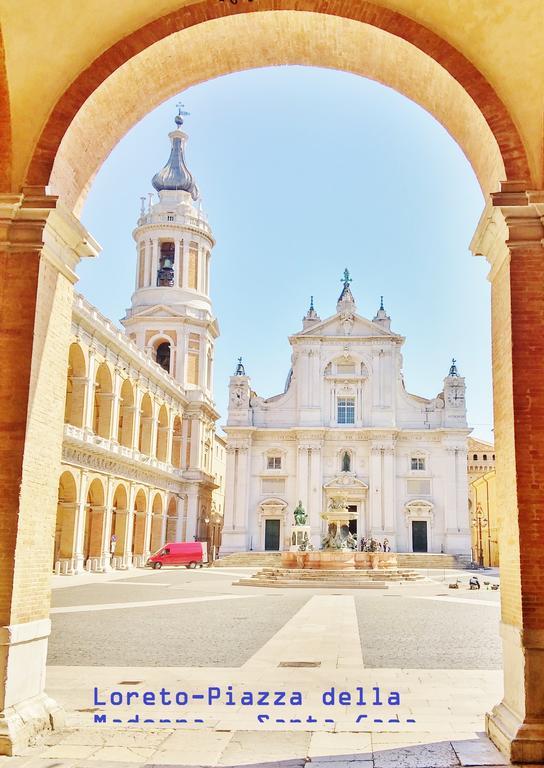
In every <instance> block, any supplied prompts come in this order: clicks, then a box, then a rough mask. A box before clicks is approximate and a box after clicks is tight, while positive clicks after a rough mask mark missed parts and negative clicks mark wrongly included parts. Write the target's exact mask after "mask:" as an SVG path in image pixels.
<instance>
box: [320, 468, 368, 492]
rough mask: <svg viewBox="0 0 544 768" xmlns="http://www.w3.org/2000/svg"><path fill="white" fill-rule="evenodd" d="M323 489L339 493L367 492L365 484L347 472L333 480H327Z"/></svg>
mask: <svg viewBox="0 0 544 768" xmlns="http://www.w3.org/2000/svg"><path fill="white" fill-rule="evenodd" d="M323 488H324V489H325V490H326V491H335V490H337V491H339V492H342V491H343V492H346V491H347V492H349V491H355V490H356V491H368V485H367V484H366V483H363V481H362V480H359V478H358V477H355V475H352V474H350V473H349V472H345V473H344V472H342V473H341V474H339V475H338V476H337V477H335V478H334V479H333V480H329V482H328V483H325V485H324V486H323Z"/></svg>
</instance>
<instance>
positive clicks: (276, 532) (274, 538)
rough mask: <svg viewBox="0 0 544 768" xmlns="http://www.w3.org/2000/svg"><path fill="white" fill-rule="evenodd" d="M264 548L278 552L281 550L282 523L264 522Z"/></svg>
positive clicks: (274, 521)
mask: <svg viewBox="0 0 544 768" xmlns="http://www.w3.org/2000/svg"><path fill="white" fill-rule="evenodd" d="M264 548H265V550H267V551H268V550H273V551H275V552H277V551H278V550H279V548H280V521H279V520H265V522H264Z"/></svg>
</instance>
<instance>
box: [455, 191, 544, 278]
mask: <svg viewBox="0 0 544 768" xmlns="http://www.w3.org/2000/svg"><path fill="white" fill-rule="evenodd" d="M520 249H523V250H527V249H530V250H543V251H544V190H528V189H526V188H525V185H524V184H523V183H520V182H502V184H501V189H500V191H499V192H492V193H491V196H490V200H489V202H488V204H487V205H486V207H485V209H484V211H483V213H482V215H481V217H480V221H479V222H478V226H477V227H476V232H475V233H474V236H473V238H472V241H471V243H470V250H471V251H472V253H473V255H474V256H485V258H486V259H487V261H488V262H489V263H490V264H491V272H490V274H489V279H490V280H491V281H492V280H493V278H494V276H495V274H496V272H497V271H498V270H499V268H500V267H501V265H502V264H503V262H504V261H505V260H506V259H509V258H511V257H512V254H514V253H515V251H516V250H520Z"/></svg>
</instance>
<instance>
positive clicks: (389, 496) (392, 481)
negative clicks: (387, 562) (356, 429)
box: [382, 446, 397, 551]
mask: <svg viewBox="0 0 544 768" xmlns="http://www.w3.org/2000/svg"><path fill="white" fill-rule="evenodd" d="M396 463H397V461H396V455H395V448H394V446H387V447H386V448H385V450H384V454H383V489H382V492H383V501H384V510H383V512H384V524H385V527H384V530H383V533H382V536H384V537H387V538H388V539H389V544H390V546H391V548H392V549H393V550H394V551H396V549H397V541H396V530H397V524H396V521H397V493H396V491H397V470H396Z"/></svg>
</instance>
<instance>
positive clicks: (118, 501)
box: [110, 483, 130, 564]
mask: <svg viewBox="0 0 544 768" xmlns="http://www.w3.org/2000/svg"><path fill="white" fill-rule="evenodd" d="M128 497H129V491H128V488H127V486H126V485H125V483H118V485H117V486H116V488H115V491H114V492H113V501H112V510H111V536H112V537H113V536H115V542H114V543H115V547H113V546H112V542H111V539H110V554H111V555H112V557H116V558H117V557H121V558H124V556H125V555H126V554H127V549H128V539H129V532H130V515H129V509H128ZM125 564H126V563H125Z"/></svg>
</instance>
